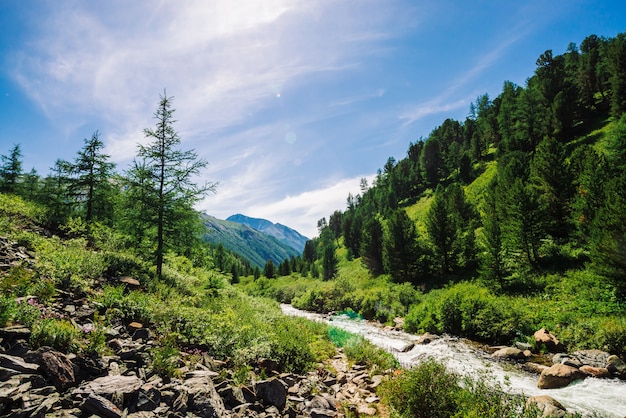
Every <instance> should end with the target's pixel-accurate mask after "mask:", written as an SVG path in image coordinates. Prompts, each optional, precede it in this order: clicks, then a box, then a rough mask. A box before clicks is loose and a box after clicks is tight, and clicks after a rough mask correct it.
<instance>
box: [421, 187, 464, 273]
mask: <svg viewBox="0 0 626 418" xmlns="http://www.w3.org/2000/svg"><path fill="white" fill-rule="evenodd" d="M448 202H449V200H448V196H447V194H446V192H445V189H444V187H443V186H441V185H439V186H437V190H436V191H435V196H434V197H433V201H432V203H431V206H430V209H429V211H428V213H427V215H426V229H427V230H428V238H429V239H430V241H431V243H432V245H433V249H434V252H435V259H436V260H437V266H438V269H439V272H440V273H442V274H445V273H448V272H450V271H451V270H452V269H454V268H456V266H457V257H458V252H459V248H458V242H457V240H458V235H459V230H458V228H457V222H455V219H454V215H453V213H454V212H453V211H451V207H450V205H449V203H448Z"/></svg>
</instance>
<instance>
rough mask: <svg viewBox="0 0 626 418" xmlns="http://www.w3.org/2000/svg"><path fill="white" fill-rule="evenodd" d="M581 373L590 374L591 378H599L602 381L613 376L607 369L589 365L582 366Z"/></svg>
mask: <svg viewBox="0 0 626 418" xmlns="http://www.w3.org/2000/svg"><path fill="white" fill-rule="evenodd" d="M580 371H581V372H583V373H586V374H588V375H589V376H592V377H597V378H600V379H603V378H607V377H611V376H612V375H611V372H609V369H607V368H606V367H593V366H589V365H587V364H584V365H582V366H581V367H580Z"/></svg>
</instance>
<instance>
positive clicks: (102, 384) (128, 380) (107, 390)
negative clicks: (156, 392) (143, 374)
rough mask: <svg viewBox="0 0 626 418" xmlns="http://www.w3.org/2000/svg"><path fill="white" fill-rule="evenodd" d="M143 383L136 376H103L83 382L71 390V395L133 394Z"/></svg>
mask: <svg viewBox="0 0 626 418" xmlns="http://www.w3.org/2000/svg"><path fill="white" fill-rule="evenodd" d="M142 385H143V382H142V381H141V379H139V378H138V377H137V376H104V377H98V378H97V379H94V380H92V381H89V382H85V383H83V384H82V385H80V386H79V387H77V388H76V389H74V390H73V391H72V396H73V397H88V396H89V395H91V394H95V395H99V396H104V397H106V398H110V397H111V396H113V395H114V394H115V393H124V394H127V395H132V394H135V393H136V392H137V391H138V390H139V388H141V386H142Z"/></svg>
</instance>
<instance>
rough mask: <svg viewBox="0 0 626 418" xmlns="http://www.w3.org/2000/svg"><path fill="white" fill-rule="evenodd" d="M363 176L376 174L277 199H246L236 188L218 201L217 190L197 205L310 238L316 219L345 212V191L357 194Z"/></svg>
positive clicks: (371, 176)
mask: <svg viewBox="0 0 626 418" xmlns="http://www.w3.org/2000/svg"><path fill="white" fill-rule="evenodd" d="M363 177H365V178H367V179H368V183H370V184H371V183H372V181H373V179H374V177H375V176H374V175H367V176H358V177H354V178H348V179H340V180H337V181H334V182H330V183H328V184H327V185H325V186H322V187H320V188H317V189H314V190H309V191H305V192H302V193H299V194H296V195H293V196H291V195H289V196H285V197H283V198H282V199H280V200H278V201H276V200H275V199H265V200H263V201H253V202H252V201H248V202H246V199H245V191H244V190H243V189H239V193H235V194H231V195H228V196H226V197H222V198H221V201H220V202H219V203H218V202H216V199H220V194H219V191H218V194H217V195H215V196H208V197H207V199H205V200H204V201H203V202H202V203H201V204H200V205H199V209H200V210H203V211H205V212H207V213H208V214H210V215H213V216H217V217H218V218H226V217H228V216H230V215H234V214H236V213H243V214H244V215H247V216H252V217H256V218H264V219H268V220H270V221H272V222H274V223H281V224H283V225H286V226H288V227H290V228H293V229H295V230H297V231H298V232H300V233H301V234H303V235H305V236H307V237H309V238H313V237H315V236H317V220H319V219H321V218H324V217H325V218H326V219H328V217H329V216H330V215H331V214H332V213H333V212H334V211H335V210H340V211H342V212H343V211H345V209H346V201H347V198H348V194H349V193H352V194H353V195H355V196H356V195H357V194H359V193H360V192H361V191H360V181H361V178H363ZM212 207H219V208H220V210H219V212H215V211H212V210H211V209H212Z"/></svg>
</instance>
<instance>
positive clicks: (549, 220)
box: [530, 138, 574, 239]
mask: <svg viewBox="0 0 626 418" xmlns="http://www.w3.org/2000/svg"><path fill="white" fill-rule="evenodd" d="M530 176H531V178H530V181H531V182H532V184H533V186H534V187H535V188H536V190H537V192H538V193H539V194H538V198H539V204H540V205H541V212H542V213H543V214H544V215H545V219H544V228H545V231H546V232H547V233H548V234H550V235H551V236H552V237H554V238H558V239H565V238H568V237H569V234H570V229H571V228H570V222H569V221H570V217H569V208H570V202H571V199H572V197H573V195H574V189H573V184H572V181H573V176H572V174H570V169H569V166H568V165H567V164H566V161H565V149H564V147H563V145H562V144H561V143H560V142H558V141H556V140H554V139H549V138H546V139H544V140H543V141H541V143H540V144H539V145H538V146H537V149H536V150H535V154H534V156H533V159H532V162H531V167H530Z"/></svg>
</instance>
